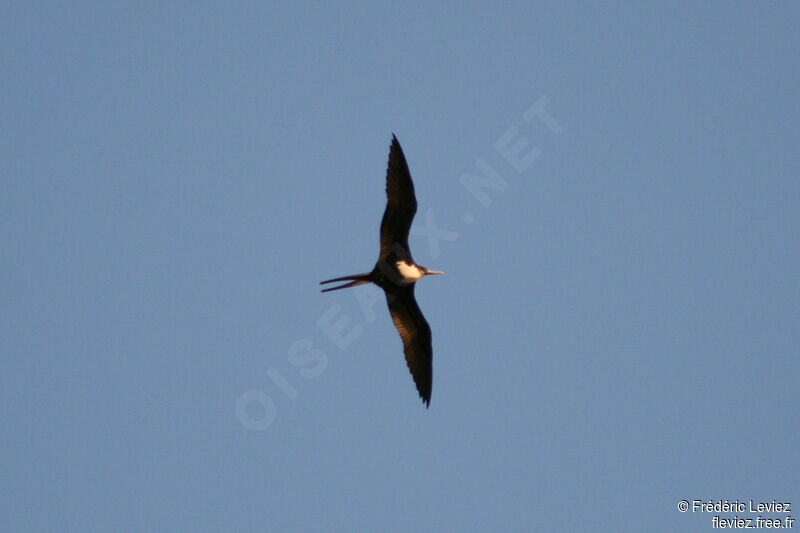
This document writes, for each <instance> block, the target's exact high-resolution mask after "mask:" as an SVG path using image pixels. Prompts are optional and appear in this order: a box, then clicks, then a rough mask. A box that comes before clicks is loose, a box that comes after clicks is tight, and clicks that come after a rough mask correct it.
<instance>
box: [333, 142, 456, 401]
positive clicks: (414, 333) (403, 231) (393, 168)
mask: <svg viewBox="0 0 800 533" xmlns="http://www.w3.org/2000/svg"><path fill="white" fill-rule="evenodd" d="M416 212H417V198H416V197H415V196H414V182H412V181H411V173H410V172H409V171H408V163H407V162H406V156H405V155H404V154H403V149H402V148H401V147H400V143H399V142H398V141H397V137H395V136H394V135H392V145H391V147H390V148H389V165H388V168H387V169H386V211H384V213H383V219H382V220H381V251H380V255H379V256H378V262H377V263H375V268H373V269H372V271H371V272H367V273H365V274H355V275H352V276H342V277H340V278H334V279H329V280H325V281H323V282H321V283H320V285H324V284H325V283H333V282H336V281H349V283H345V284H344V285H340V286H338V287H332V288H330V289H323V291H322V292H329V291H336V290H339V289H346V288H347V287H355V286H356V285H363V284H364V283H374V284H375V285H377V286H378V287H380V288H381V289H383V292H384V293H386V302H387V303H388V304H389V313H390V314H391V315H392V321H394V325H395V327H396V328H397V332H398V333H400V338H401V339H402V340H403V352H404V353H405V356H406V364H407V365H408V369H409V370H410V371H411V377H412V378H414V383H415V384H416V385H417V391H419V395H420V397H421V398H422V401H423V402H424V403H425V406H426V407H430V404H431V384H432V382H433V370H432V360H433V348H432V346H431V328H430V326H429V325H428V322H427V321H426V320H425V317H424V316H423V315H422V311H420V309H419V305H417V300H416V299H415V298H414V283H416V282H417V280H419V279H420V278H422V277H423V276H427V275H430V274H444V272H441V271H439V270H430V269H427V268H425V267H423V266H420V265H418V264H416V263H415V262H414V259H413V258H412V257H411V251H410V250H409V249H408V230H409V229H410V228H411V221H412V220H413V219H414V214H415V213H416Z"/></svg>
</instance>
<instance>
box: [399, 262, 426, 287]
mask: <svg viewBox="0 0 800 533" xmlns="http://www.w3.org/2000/svg"><path fill="white" fill-rule="evenodd" d="M395 266H396V267H397V271H398V272H399V273H400V284H401V285H410V284H412V283H414V282H415V281H417V280H418V279H419V278H421V277H422V270H420V269H419V268H417V267H416V266H415V265H409V264H408V263H406V262H405V261H398V262H397V263H395Z"/></svg>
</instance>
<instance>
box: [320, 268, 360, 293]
mask: <svg viewBox="0 0 800 533" xmlns="http://www.w3.org/2000/svg"><path fill="white" fill-rule="evenodd" d="M371 275H372V273H371V272H367V273H366V274H355V275H352V276H342V277H341V278H333V279H327V280H325V281H320V282H319V284H320V285H325V284H326V283H334V282H336V281H350V280H352V281H350V283H345V284H344V285H339V286H338V287H331V288H330V289H322V292H330V291H338V290H339V289H346V288H348V287H355V286H356V285H363V284H365V283H369V282H370V281H371V279H370V278H371Z"/></svg>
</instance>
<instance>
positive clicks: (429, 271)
mask: <svg viewBox="0 0 800 533" xmlns="http://www.w3.org/2000/svg"><path fill="white" fill-rule="evenodd" d="M425 273H426V274H444V272H442V271H441V270H426V271H425Z"/></svg>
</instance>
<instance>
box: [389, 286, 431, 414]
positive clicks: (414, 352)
mask: <svg viewBox="0 0 800 533" xmlns="http://www.w3.org/2000/svg"><path fill="white" fill-rule="evenodd" d="M385 290H386V301H387V302H388V304H389V313H391V315H392V320H393V321H394V325H395V327H396V328H397V332H398V333H400V338H401V339H403V352H404V353H405V354H406V364H407V365H408V369H409V370H410V371H411V377H413V378H414V383H415V384H416V385H417V390H418V391H419V395H420V397H421V398H422V401H423V402H425V405H426V406H430V403H431V386H432V383H433V368H432V367H433V365H432V361H433V348H432V346H431V328H430V326H429V325H428V322H427V321H426V320H425V317H424V316H423V315H422V311H420V309H419V305H417V300H416V299H415V298H414V285H413V284H411V285H408V286H405V287H391V288H388V289H385Z"/></svg>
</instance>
